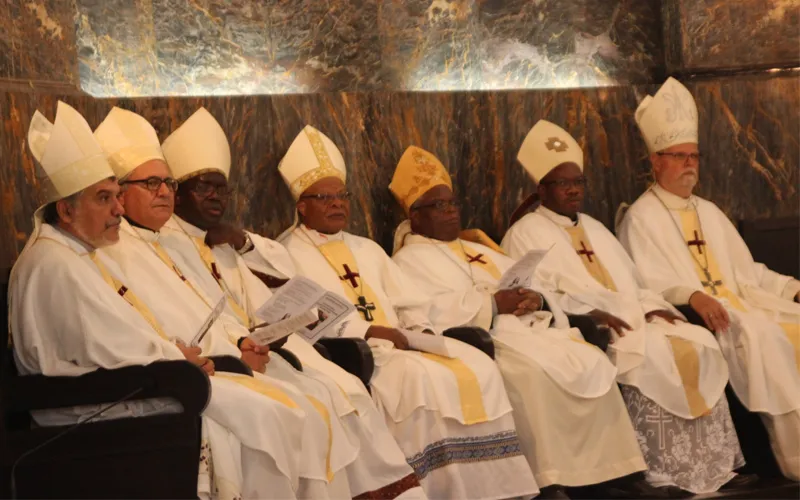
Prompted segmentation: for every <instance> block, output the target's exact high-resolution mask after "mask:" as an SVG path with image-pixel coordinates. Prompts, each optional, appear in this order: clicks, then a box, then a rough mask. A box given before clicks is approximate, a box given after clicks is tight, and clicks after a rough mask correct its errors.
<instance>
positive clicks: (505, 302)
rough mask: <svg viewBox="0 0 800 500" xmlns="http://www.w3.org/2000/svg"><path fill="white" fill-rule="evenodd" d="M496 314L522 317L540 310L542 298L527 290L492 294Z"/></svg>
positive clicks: (514, 289) (511, 290)
mask: <svg viewBox="0 0 800 500" xmlns="http://www.w3.org/2000/svg"><path fill="white" fill-rule="evenodd" d="M494 301H495V303H496V304H497V314H513V315H514V316H522V315H525V314H528V313H532V312H536V311H538V310H540V309H541V308H542V296H541V295H540V294H539V293H537V292H534V291H533V290H529V289H527V288H511V289H508V290H500V291H499V292H497V293H495V294H494Z"/></svg>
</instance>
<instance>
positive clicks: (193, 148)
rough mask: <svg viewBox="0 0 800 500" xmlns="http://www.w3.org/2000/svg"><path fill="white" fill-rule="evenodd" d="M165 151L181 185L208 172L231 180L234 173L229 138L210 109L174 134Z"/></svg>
mask: <svg viewBox="0 0 800 500" xmlns="http://www.w3.org/2000/svg"><path fill="white" fill-rule="evenodd" d="M161 150H162V151H163V152H164V158H166V159H167V163H168V164H169V169H170V171H171V172H172V176H173V177H175V179H176V180H177V181H178V182H183V181H185V180H186V179H189V178H191V177H196V176H198V175H202V174H205V173H207V172H219V173H221V174H222V175H224V176H225V178H226V179H227V178H228V176H229V174H230V171H231V146H230V144H229V143H228V137H227V136H226V135H225V131H224V130H222V127H221V126H220V124H219V122H217V120H216V119H214V117H213V116H212V115H211V113H209V112H208V110H207V109H206V108H200V109H198V110H197V111H195V112H194V114H193V115H192V116H190V117H189V119H188V120H186V121H185V122H183V125H181V126H180V127H178V128H177V129H176V130H175V131H174V132H173V133H172V134H170V136H169V137H167V138H166V140H164V143H163V144H161Z"/></svg>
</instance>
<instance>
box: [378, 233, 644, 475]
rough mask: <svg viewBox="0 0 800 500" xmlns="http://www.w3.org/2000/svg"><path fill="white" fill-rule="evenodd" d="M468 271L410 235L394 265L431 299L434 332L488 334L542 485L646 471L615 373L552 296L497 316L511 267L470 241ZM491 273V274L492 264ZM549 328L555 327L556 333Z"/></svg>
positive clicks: (445, 247) (435, 245)
mask: <svg viewBox="0 0 800 500" xmlns="http://www.w3.org/2000/svg"><path fill="white" fill-rule="evenodd" d="M455 243H456V244H460V245H459V248H458V249H462V248H463V253H464V254H466V255H468V256H470V257H472V258H477V259H478V260H480V261H482V262H484V263H485V264H486V265H481V264H472V265H470V264H468V263H467V262H466V260H465V259H464V257H463V255H460V254H459V252H457V251H454V250H453V249H451V248H450V245H451V244H448V243H445V242H441V241H436V240H431V239H428V238H425V237H423V236H419V235H413V234H412V235H409V236H407V237H406V238H405V245H404V246H403V248H402V249H401V250H400V251H399V252H397V253H396V254H395V255H394V257H393V260H394V261H395V262H396V263H397V264H398V265H399V266H400V269H401V270H403V271H404V272H405V273H406V274H407V275H408V276H409V277H410V278H411V279H412V280H414V282H415V284H416V285H417V286H418V287H419V288H420V289H421V290H423V291H424V292H425V293H427V294H429V295H430V296H431V298H432V301H433V302H432V308H431V313H430V317H431V320H432V321H433V324H434V326H436V328H438V329H441V330H444V329H447V328H452V327H457V326H476V327H480V328H483V329H486V330H490V331H491V334H492V337H493V339H494V341H495V353H496V360H497V364H498V366H499V368H500V372H501V373H502V374H503V378H504V381H505V385H506V389H507V391H508V393H509V399H510V400H511V404H512V407H513V408H514V417H515V418H514V420H515V422H516V426H517V432H518V433H519V435H520V440H521V442H522V448H523V450H524V452H525V457H526V458H527V459H528V463H529V464H530V466H531V468H532V469H533V471H534V474H535V477H536V481H537V482H538V483H539V486H540V487H544V486H550V485H552V484H559V485H563V486H581V485H589V484H595V483H600V482H603V481H608V480H611V479H614V478H617V477H621V476H625V475H628V474H631V473H634V472H636V471H640V470H644V469H646V466H645V463H644V459H643V458H642V453H641V451H640V450H639V445H638V442H637V440H636V435H635V433H634V432H633V427H632V426H631V423H630V420H629V419H628V416H627V414H626V410H625V404H624V402H623V401H622V398H621V396H620V393H619V390H618V389H617V385H616V383H615V382H616V375H617V370H616V368H615V367H614V365H612V364H611V363H610V362H609V360H608V358H607V357H606V355H605V354H604V353H603V352H602V351H601V350H600V349H598V348H597V347H595V346H593V345H591V344H588V343H586V342H584V340H583V337H582V336H581V334H580V331H578V330H577V329H570V328H569V322H568V320H567V317H566V315H564V313H563V312H562V311H561V310H560V309H559V308H558V307H557V306H556V305H555V299H554V298H552V296H551V295H550V294H549V293H547V292H545V291H544V290H541V289H538V288H537V291H540V292H541V293H543V295H544V296H545V297H546V298H548V299H549V301H548V303H551V304H553V306H552V307H551V311H552V312H544V311H543V312H539V313H536V314H535V315H526V316H524V317H521V318H517V317H516V316H513V315H510V314H504V315H498V316H496V317H494V318H493V317H492V295H493V294H494V292H496V291H497V282H498V276H493V272H494V274H497V273H500V274H502V273H504V272H505V271H506V270H508V268H509V267H511V265H513V263H514V261H513V260H512V259H510V258H508V257H506V256H505V255H501V254H499V253H497V252H495V251H493V250H491V249H490V248H488V247H486V246H484V245H480V244H477V243H471V242H467V241H463V240H458V241H456V242H455ZM492 266H494V267H492ZM551 322H552V323H553V327H551Z"/></svg>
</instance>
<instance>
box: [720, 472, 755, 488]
mask: <svg viewBox="0 0 800 500" xmlns="http://www.w3.org/2000/svg"><path fill="white" fill-rule="evenodd" d="M760 479H761V478H760V477H758V475H756V474H736V477H734V478H733V479H731V480H730V481H728V482H727V483H725V484H723V485H722V486H721V487H720V491H728V490H743V489H747V488H752V487H753V486H755V485H756V483H758V481H759V480H760Z"/></svg>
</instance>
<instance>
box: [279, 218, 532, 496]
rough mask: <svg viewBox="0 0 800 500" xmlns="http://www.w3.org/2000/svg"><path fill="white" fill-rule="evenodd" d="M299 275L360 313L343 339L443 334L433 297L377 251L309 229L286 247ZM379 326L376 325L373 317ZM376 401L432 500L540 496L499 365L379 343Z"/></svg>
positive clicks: (344, 327)
mask: <svg viewBox="0 0 800 500" xmlns="http://www.w3.org/2000/svg"><path fill="white" fill-rule="evenodd" d="M281 243H283V244H284V245H285V246H286V248H287V249H288V251H289V254H290V255H291V256H292V258H293V259H294V263H295V267H296V269H297V272H298V273H299V274H301V275H303V276H306V277H307V278H310V279H312V280H314V281H316V282H317V283H318V284H319V285H320V286H322V287H323V288H325V289H327V290H330V291H331V292H334V293H337V294H340V295H341V296H342V297H345V298H347V299H348V300H351V301H352V302H353V303H354V304H357V305H358V306H360V307H359V309H360V311H355V312H353V313H352V315H351V316H350V317H348V318H347V319H345V321H343V322H342V323H341V324H340V325H339V326H338V327H337V332H336V334H337V335H338V336H345V337H348V336H349V337H360V338H365V336H366V333H367V330H368V329H369V327H370V326H372V325H381V326H386V327H390V328H406V329H410V330H414V331H422V330H424V329H429V330H431V331H434V328H433V325H431V323H430V320H429V318H428V310H429V303H428V298H427V297H426V296H425V295H424V294H422V293H420V291H419V290H418V289H417V288H416V287H415V286H414V285H413V284H412V283H411V282H410V281H409V280H408V279H407V278H406V277H405V275H404V274H403V272H402V271H400V269H399V268H398V267H397V265H396V264H395V263H394V262H392V260H391V259H390V258H389V257H388V256H387V255H386V253H385V252H384V251H383V250H382V249H381V248H380V247H379V246H378V245H377V244H375V243H374V242H372V241H370V240H368V239H366V238H361V237H358V236H353V235H351V234H347V233H338V234H336V235H323V234H321V233H318V232H316V231H313V230H310V229H308V228H306V227H305V226H303V225H301V226H299V227H298V228H296V229H295V230H293V231H292V232H291V233H289V234H287V235H286V236H285V237H284V238H283V239H282V240H281ZM367 317H369V318H371V319H372V321H367V320H366V319H365V318H367ZM368 342H369V344H370V346H371V347H372V350H373V353H374V356H375V365H376V366H375V374H374V375H373V377H372V381H371V387H372V397H373V399H374V401H375V403H376V404H377V406H378V408H379V410H381V411H382V412H383V414H384V417H385V420H386V423H387V425H388V427H389V429H390V431H391V432H392V434H393V435H394V437H395V438H396V439H397V441H398V443H399V444H400V447H401V449H402V450H403V452H404V453H405V456H406V460H407V461H408V462H409V463H410V464H411V466H412V467H413V468H414V470H415V472H416V473H417V475H418V476H419V477H420V480H421V482H422V486H423V488H424V489H425V492H426V493H427V494H428V496H430V497H432V498H501V497H512V496H524V495H530V494H533V493H535V492H536V491H537V488H536V485H535V483H534V480H533V476H532V474H531V471H530V468H529V467H528V465H527V463H526V462H525V459H524V458H523V457H522V454H521V450H520V443H519V439H518V436H517V433H516V431H515V429H514V422H513V417H512V415H511V406H510V404H509V401H508V398H507V396H506V393H505V388H504V386H503V381H502V378H501V376H500V373H499V372H498V371H497V368H496V367H495V366H494V364H493V363H492V361H491V359H489V358H488V357H486V355H485V354H483V353H482V352H480V351H479V350H477V349H475V348H473V347H471V346H468V345H466V344H463V343H461V342H458V341H454V340H451V339H446V343H447V345H448V349H449V350H450V352H451V353H452V354H454V355H455V357H454V358H452V359H448V358H444V357H441V356H436V355H431V354H427V353H420V352H415V351H402V350H398V349H395V348H394V346H393V345H392V344H391V343H390V342H388V341H384V340H380V339H369V340H368Z"/></svg>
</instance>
